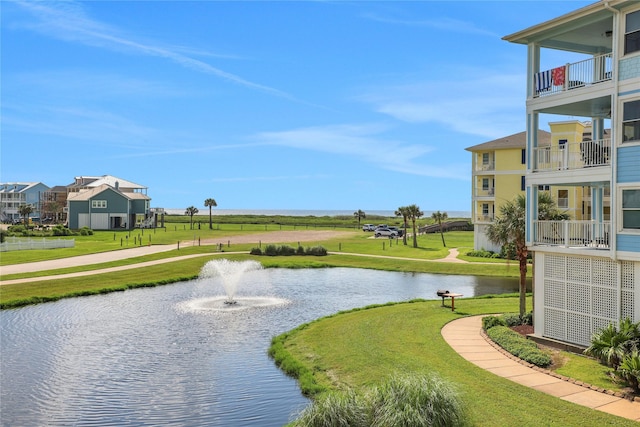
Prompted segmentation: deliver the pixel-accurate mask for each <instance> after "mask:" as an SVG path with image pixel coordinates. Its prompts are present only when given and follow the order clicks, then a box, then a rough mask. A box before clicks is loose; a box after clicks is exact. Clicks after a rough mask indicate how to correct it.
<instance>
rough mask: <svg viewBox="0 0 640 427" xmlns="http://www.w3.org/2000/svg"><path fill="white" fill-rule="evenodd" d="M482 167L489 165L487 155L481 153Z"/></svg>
mask: <svg viewBox="0 0 640 427" xmlns="http://www.w3.org/2000/svg"><path fill="white" fill-rule="evenodd" d="M482 165H483V166H488V165H489V153H482Z"/></svg>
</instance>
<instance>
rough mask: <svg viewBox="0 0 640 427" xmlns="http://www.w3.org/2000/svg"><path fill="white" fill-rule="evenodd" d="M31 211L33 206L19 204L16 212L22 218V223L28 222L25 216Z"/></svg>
mask: <svg viewBox="0 0 640 427" xmlns="http://www.w3.org/2000/svg"><path fill="white" fill-rule="evenodd" d="M32 212H33V206H31V205H20V206H19V207H18V214H19V215H20V216H22V217H23V218H24V220H23V221H24V225H27V224H28V221H27V218H28V217H29V215H31V213H32Z"/></svg>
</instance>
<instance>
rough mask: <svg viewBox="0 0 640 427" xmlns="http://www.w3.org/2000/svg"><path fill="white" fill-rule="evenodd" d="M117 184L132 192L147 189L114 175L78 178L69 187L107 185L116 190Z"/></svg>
mask: <svg viewBox="0 0 640 427" xmlns="http://www.w3.org/2000/svg"><path fill="white" fill-rule="evenodd" d="M116 183H117V184H118V186H119V187H122V188H128V189H132V190H146V189H147V187H145V186H144V185H140V184H136V183H135V182H131V181H127V180H126V179H122V178H118V177H116V176H113V175H102V176H77V177H76V178H75V182H74V183H73V184H71V185H70V186H69V187H79V188H92V187H99V186H101V185H103V184H107V185H109V186H110V187H113V188H115V187H116Z"/></svg>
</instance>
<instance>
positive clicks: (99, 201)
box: [67, 175, 155, 230]
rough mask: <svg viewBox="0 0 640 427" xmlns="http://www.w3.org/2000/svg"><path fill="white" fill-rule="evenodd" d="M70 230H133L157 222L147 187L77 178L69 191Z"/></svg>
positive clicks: (118, 181)
mask: <svg viewBox="0 0 640 427" xmlns="http://www.w3.org/2000/svg"><path fill="white" fill-rule="evenodd" d="M68 188H69V189H70V191H69V193H68V197H67V212H68V216H67V218H68V226H69V228H71V229H79V228H82V227H89V228H91V229H93V230H122V229H127V230H130V229H132V228H134V227H136V226H139V225H141V224H149V225H147V226H154V225H155V224H150V221H149V219H153V216H152V214H151V209H150V207H149V206H150V202H151V198H150V197H149V196H147V194H146V187H142V186H140V185H138V184H134V183H131V182H128V181H125V180H119V179H117V178H115V177H111V176H108V175H105V176H103V177H76V182H75V183H74V184H72V185H70V186H69V187H68Z"/></svg>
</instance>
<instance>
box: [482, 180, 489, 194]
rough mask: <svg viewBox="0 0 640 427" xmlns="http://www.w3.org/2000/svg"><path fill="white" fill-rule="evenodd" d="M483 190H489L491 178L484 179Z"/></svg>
mask: <svg viewBox="0 0 640 427" xmlns="http://www.w3.org/2000/svg"><path fill="white" fill-rule="evenodd" d="M482 190H483V191H487V190H489V178H482Z"/></svg>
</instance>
